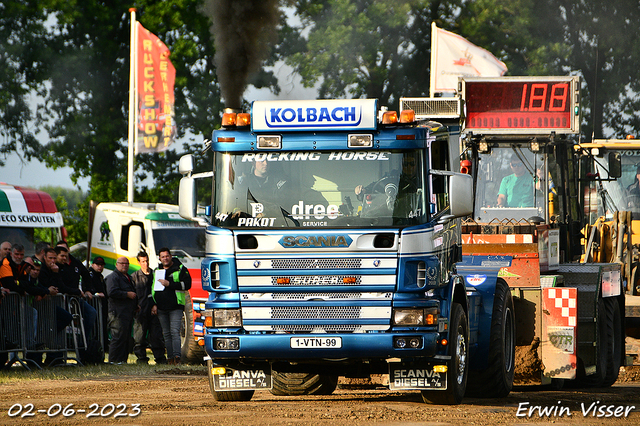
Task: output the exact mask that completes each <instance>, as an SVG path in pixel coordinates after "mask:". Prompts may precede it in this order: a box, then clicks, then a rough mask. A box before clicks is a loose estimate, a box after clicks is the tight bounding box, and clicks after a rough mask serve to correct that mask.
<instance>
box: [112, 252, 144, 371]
mask: <svg viewBox="0 0 640 426" xmlns="http://www.w3.org/2000/svg"><path fill="white" fill-rule="evenodd" d="M128 271H129V259H127V258H126V257H124V256H123V257H119V258H118V260H117V261H116V270H115V271H113V272H112V273H111V274H109V276H107V279H106V280H105V281H106V283H107V294H108V295H109V330H110V331H111V343H109V363H110V364H126V363H127V359H128V358H129V337H131V330H132V329H133V317H134V315H135V313H136V312H137V311H138V310H139V309H140V307H139V306H138V295H137V293H136V288H135V286H134V285H133V281H131V277H130V276H129V274H128V273H127V272H128Z"/></svg>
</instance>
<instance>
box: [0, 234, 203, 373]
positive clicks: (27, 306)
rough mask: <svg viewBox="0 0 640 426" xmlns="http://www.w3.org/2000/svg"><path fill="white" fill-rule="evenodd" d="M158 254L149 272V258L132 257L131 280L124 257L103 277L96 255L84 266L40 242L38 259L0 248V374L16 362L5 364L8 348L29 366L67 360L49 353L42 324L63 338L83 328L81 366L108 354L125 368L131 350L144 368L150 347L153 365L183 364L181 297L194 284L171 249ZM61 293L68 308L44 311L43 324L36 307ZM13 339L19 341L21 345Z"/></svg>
mask: <svg viewBox="0 0 640 426" xmlns="http://www.w3.org/2000/svg"><path fill="white" fill-rule="evenodd" d="M158 255H159V259H160V263H159V267H158V268H157V269H156V270H153V269H151V268H150V267H149V255H148V254H147V253H146V252H144V251H142V252H140V253H139V254H138V256H137V261H138V264H139V265H140V269H139V270H137V271H135V272H134V273H133V274H132V275H129V269H130V265H129V259H128V258H127V257H119V258H118V259H117V261H116V264H115V270H114V271H113V272H112V273H111V274H109V275H107V277H106V278H105V277H104V276H103V271H104V268H105V260H104V258H102V257H95V258H94V259H93V261H92V263H91V265H89V267H86V266H85V265H84V264H83V263H82V261H80V260H78V259H76V258H75V257H74V256H72V255H71V254H70V253H69V247H68V245H67V243H66V242H64V241H59V242H58V243H57V244H56V245H55V247H50V246H49V244H47V243H44V242H40V243H37V244H36V246H35V253H33V254H32V255H31V256H28V257H25V248H24V246H22V245H20V244H12V243H11V242H10V241H4V242H2V244H0V324H1V325H2V333H3V334H2V338H3V345H2V346H0V348H4V350H2V351H0V369H2V368H6V367H7V366H11V365H12V364H14V360H12V359H9V355H10V354H11V349H14V350H15V351H20V350H22V351H24V353H25V354H26V360H28V361H29V362H33V363H36V364H38V365H39V366H41V367H42V366H52V365H56V364H59V363H63V362H66V359H67V358H66V356H65V353H63V351H61V350H60V348H57V349H58V350H51V348H49V347H47V345H46V344H45V343H44V342H43V341H42V336H40V335H39V332H38V330H40V329H42V327H40V328H39V325H40V322H42V321H48V322H49V324H51V327H50V328H51V329H52V330H55V332H56V333H60V334H65V333H67V330H69V329H70V326H71V325H75V326H77V327H78V328H80V327H81V328H82V329H81V331H82V334H83V335H84V338H83V339H82V340H81V342H82V344H81V346H82V347H81V350H80V361H81V362H82V363H83V364H86V363H91V364H100V363H103V362H105V353H106V352H108V362H109V363H111V364H126V363H127V360H128V358H129V354H130V353H131V352H133V353H134V354H135V356H136V358H137V362H138V363H144V364H146V363H148V362H149V361H150V359H149V357H148V355H147V348H150V349H151V353H152V354H153V357H154V361H155V363H156V364H167V363H168V364H180V363H181V356H180V324H181V321H182V312H183V310H184V304H185V294H184V292H185V291H188V290H189V289H190V288H191V278H190V276H189V273H188V271H187V269H186V268H185V267H184V266H183V265H182V264H181V262H180V261H179V260H178V259H175V258H173V257H172V256H171V253H170V251H169V249H168V248H162V249H160V250H159V252H158ZM15 295H18V296H17V297H19V298H20V299H19V300H20V303H21V306H22V310H23V313H22V314H21V320H20V321H19V322H16V321H10V320H9V319H10V317H11V316H12V315H14V316H15V313H12V312H10V311H12V310H13V307H9V304H8V300H9V298H10V297H16V296H15ZM60 295H64V296H65V297H64V301H65V303H58V304H52V305H51V306H53V308H52V309H51V310H50V311H47V312H49V313H50V315H49V316H50V317H48V318H43V317H42V316H43V315H42V311H41V310H38V309H36V307H37V306H38V305H37V304H38V303H41V302H42V301H46V300H47V298H49V299H51V298H55V297H58V298H60ZM16 300H18V299H16ZM60 300H62V299H60ZM71 300H74V302H73V303H74V305H73V307H72V304H71V302H70V301H71ZM3 302H4V306H3ZM75 308H77V310H79V312H80V313H81V315H78V314H77V313H76V310H74V309H75ZM78 318H82V320H81V321H79V319H78ZM12 327H19V328H21V329H20V330H14V329H12ZM74 333H75V332H74ZM16 336H21V339H16ZM15 340H20V344H18V343H17V342H16V341H15ZM165 343H166V345H165ZM165 348H166V349H165ZM165 352H166V354H165ZM43 356H44V359H43Z"/></svg>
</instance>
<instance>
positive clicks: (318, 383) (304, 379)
mask: <svg viewBox="0 0 640 426" xmlns="http://www.w3.org/2000/svg"><path fill="white" fill-rule="evenodd" d="M271 377H272V380H273V388H272V389H271V393H272V394H273V395H278V396H292V395H331V394H332V393H333V391H334V390H336V387H337V386H338V376H336V375H332V374H309V373H281V372H279V371H275V370H272V371H271Z"/></svg>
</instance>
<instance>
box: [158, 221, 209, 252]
mask: <svg viewBox="0 0 640 426" xmlns="http://www.w3.org/2000/svg"><path fill="white" fill-rule="evenodd" d="M153 239H154V241H155V245H156V250H159V249H161V248H163V247H168V248H169V250H170V251H171V254H172V255H173V256H176V257H204V253H205V229H204V228H201V227H195V226H194V227H176V228H159V229H154V230H153Z"/></svg>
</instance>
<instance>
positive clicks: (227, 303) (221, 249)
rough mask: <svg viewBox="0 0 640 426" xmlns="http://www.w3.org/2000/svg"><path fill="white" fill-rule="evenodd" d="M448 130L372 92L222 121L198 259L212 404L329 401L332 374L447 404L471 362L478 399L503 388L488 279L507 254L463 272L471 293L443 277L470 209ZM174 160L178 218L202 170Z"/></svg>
mask: <svg viewBox="0 0 640 426" xmlns="http://www.w3.org/2000/svg"><path fill="white" fill-rule="evenodd" d="M459 136H460V127H459V126H456V125H451V126H444V125H442V124H440V123H437V122H433V121H429V120H428V119H419V118H416V116H415V114H414V113H413V111H401V112H400V114H398V113H397V112H395V111H388V110H386V109H384V108H379V106H378V104H377V101H376V100H371V99H355V100H315V101H256V102H253V104H252V108H251V112H250V113H243V112H241V111H228V112H226V113H225V114H224V117H223V127H222V129H220V130H216V131H214V133H213V138H212V141H211V144H210V147H211V150H212V152H213V167H212V170H213V183H212V194H211V200H210V202H209V200H207V201H206V203H205V204H206V205H205V213H206V215H205V216H206V218H207V219H206V224H207V231H206V233H207V234H206V259H205V260H203V262H202V285H203V288H204V289H205V290H207V291H209V293H210V295H209V298H208V300H207V302H206V303H205V313H204V319H205V338H204V339H205V350H206V353H207V356H206V360H207V363H208V374H209V384H210V388H211V391H212V394H213V396H214V398H215V399H216V400H219V401H241V400H250V399H251V398H252V396H253V394H254V392H255V390H270V391H271V392H272V393H273V394H274V395H304V394H316V395H319V394H330V393H332V392H333V391H334V390H335V389H336V386H337V383H338V377H346V378H362V377H370V375H373V374H376V375H388V383H389V387H390V388H391V389H398V390H405V389H417V390H420V391H421V394H422V397H423V399H424V401H425V402H431V403H441V404H458V403H460V402H461V401H462V398H463V396H464V395H465V392H466V385H467V379H468V376H469V375H470V374H472V375H473V374H474V368H477V369H479V370H480V371H481V372H482V371H490V373H491V374H485V375H487V376H489V379H488V380H489V382H488V384H489V385H490V388H491V392H490V393H491V394H492V395H494V396H504V395H506V394H508V393H509V391H510V390H511V386H512V382H513V364H514V338H513V334H514V318H513V307H512V300H511V293H510V292H509V291H508V289H505V288H503V287H500V289H499V291H498V292H496V285H497V275H498V271H499V270H500V268H501V267H503V266H505V265H507V266H508V265H509V264H510V259H511V258H510V257H509V256H507V255H505V256H498V257H496V258H495V259H494V260H495V261H494V262H493V263H491V264H490V262H484V263H482V264H479V265H475V266H474V265H473V262H471V263H470V264H468V265H467V266H465V268H466V269H465V275H467V276H469V277H468V278H467V279H468V280H471V282H473V286H471V285H469V284H468V283H467V282H465V277H463V276H462V275H461V274H460V273H459V272H457V270H456V263H458V262H460V261H461V259H462V247H461V219H460V218H462V217H465V216H467V215H470V214H471V213H472V212H473V179H472V177H471V176H470V175H468V174H465V173H460V172H459V167H460V138H459ZM179 168H180V172H181V173H182V175H183V178H182V180H181V182H180V193H179V200H180V201H179V207H180V214H181V215H182V216H183V217H185V218H187V219H191V220H197V221H201V222H204V221H205V219H203V218H202V215H199V214H198V213H199V207H198V201H197V196H196V194H197V193H199V192H198V191H197V190H196V189H198V188H197V184H196V182H197V181H198V180H199V179H200V178H201V177H210V176H211V175H212V173H211V171H209V172H202V173H195V170H194V159H193V157H192V156H191V155H187V156H184V157H183V158H182V159H181V161H180V166H179ZM479 272H480V273H482V274H481V275H482V276H483V277H484V278H480V275H479ZM474 277H475V278H474ZM474 279H475V280H476V281H473V280H474ZM494 305H495V308H494ZM497 311H499V312H500V313H501V314H500V315H499V318H497V319H496V318H494V320H493V321H492V317H494V315H493V314H494V312H497ZM505 312H506V313H505ZM490 339H493V340H491V341H490ZM489 343H491V345H490V344H489ZM490 346H491V348H492V349H491V350H490V348H489V347H490ZM496 363H497V365H498V368H495V365H496ZM492 366H493V367H492Z"/></svg>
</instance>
